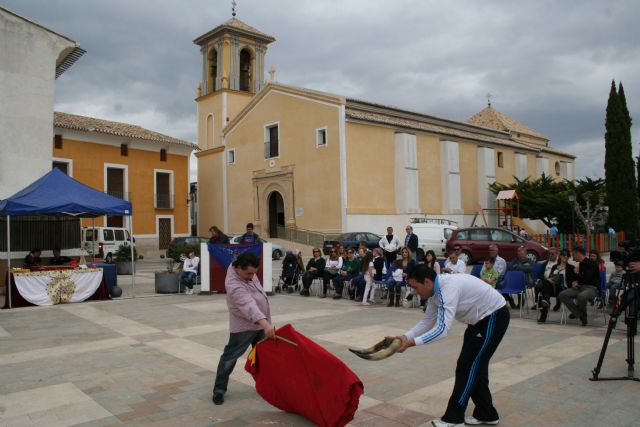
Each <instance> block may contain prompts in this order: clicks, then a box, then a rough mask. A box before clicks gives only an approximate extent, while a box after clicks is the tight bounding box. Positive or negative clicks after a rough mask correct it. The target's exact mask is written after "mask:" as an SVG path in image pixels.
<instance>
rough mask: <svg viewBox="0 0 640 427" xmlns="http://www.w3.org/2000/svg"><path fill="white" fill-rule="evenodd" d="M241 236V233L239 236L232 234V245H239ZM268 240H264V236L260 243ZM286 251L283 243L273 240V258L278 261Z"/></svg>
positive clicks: (230, 238)
mask: <svg viewBox="0 0 640 427" xmlns="http://www.w3.org/2000/svg"><path fill="white" fill-rule="evenodd" d="M240 237H242V235H241V234H239V235H237V236H230V237H229V240H230V242H231V244H232V245H237V244H239V243H240ZM266 242H267V240H264V239H263V238H262V237H260V243H266ZM284 253H285V250H284V247H283V246H282V245H279V244H277V243H273V242H271V258H272V259H274V260H276V261H277V260H279V259H280V258H282V257H283V256H284Z"/></svg>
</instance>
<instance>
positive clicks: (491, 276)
mask: <svg viewBox="0 0 640 427" xmlns="http://www.w3.org/2000/svg"><path fill="white" fill-rule="evenodd" d="M494 262H495V258H491V257H488V258H486V259H485V260H484V268H483V269H482V271H481V272H480V279H482V281H483V282H486V283H488V284H489V285H491V287H493V288H495V287H496V283H498V276H499V274H498V270H496V269H495V268H493V263H494Z"/></svg>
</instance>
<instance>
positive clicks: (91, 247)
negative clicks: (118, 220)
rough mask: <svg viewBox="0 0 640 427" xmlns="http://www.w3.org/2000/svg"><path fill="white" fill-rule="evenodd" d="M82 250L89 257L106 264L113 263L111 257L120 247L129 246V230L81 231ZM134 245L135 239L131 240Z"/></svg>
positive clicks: (86, 229) (114, 228)
mask: <svg viewBox="0 0 640 427" xmlns="http://www.w3.org/2000/svg"><path fill="white" fill-rule="evenodd" d="M81 237H82V248H83V249H84V250H85V251H86V252H87V253H88V254H89V255H90V256H94V251H95V256H97V257H99V258H104V260H105V261H106V262H113V256H114V254H115V253H116V251H117V250H118V248H119V247H120V245H125V246H127V245H129V243H130V242H131V236H130V235H129V230H127V229H126V228H120V227H95V228H83V229H82V235H81ZM133 245H134V246H135V245H136V239H135V238H134V239H133Z"/></svg>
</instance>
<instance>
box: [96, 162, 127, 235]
mask: <svg viewBox="0 0 640 427" xmlns="http://www.w3.org/2000/svg"><path fill="white" fill-rule="evenodd" d="M109 168H113V169H124V193H125V194H129V165H125V164H122V163H105V164H104V171H103V174H102V175H103V181H104V183H103V188H104V193H105V194H107V191H108V190H109V188H108V187H107V169H109ZM129 196H130V195H129ZM129 198H131V197H129ZM129 202H131V200H129ZM102 218H103V221H104V226H105V227H106V226H107V216H106V215H105V216H103V217H102ZM129 221H131V216H125V217H124V221H123V222H122V225H123V226H124V227H125V228H129Z"/></svg>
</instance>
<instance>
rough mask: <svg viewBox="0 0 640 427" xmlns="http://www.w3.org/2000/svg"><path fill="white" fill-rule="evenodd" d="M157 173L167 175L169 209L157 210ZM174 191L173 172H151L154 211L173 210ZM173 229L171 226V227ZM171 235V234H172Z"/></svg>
mask: <svg viewBox="0 0 640 427" xmlns="http://www.w3.org/2000/svg"><path fill="white" fill-rule="evenodd" d="M158 173H167V174H169V198H170V205H169V208H158V200H157V198H156V196H157V195H158V183H157V177H158ZM175 194H176V193H175V191H174V188H173V171H172V170H170V169H154V170H153V208H154V209H174V208H175V200H174V199H175ZM171 226H172V227H173V224H172V225H171ZM172 235H173V233H172Z"/></svg>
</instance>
